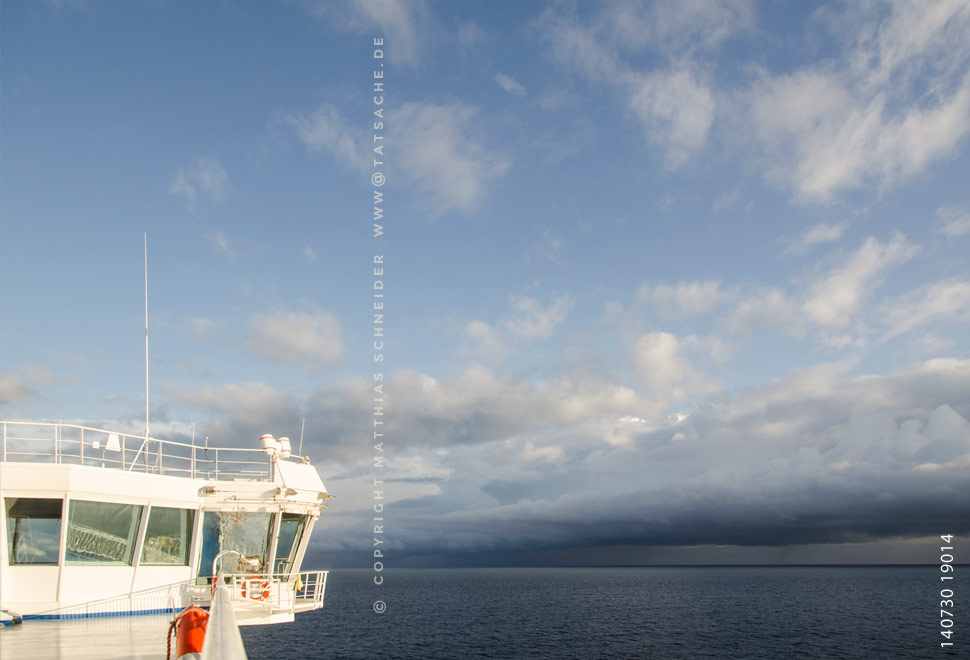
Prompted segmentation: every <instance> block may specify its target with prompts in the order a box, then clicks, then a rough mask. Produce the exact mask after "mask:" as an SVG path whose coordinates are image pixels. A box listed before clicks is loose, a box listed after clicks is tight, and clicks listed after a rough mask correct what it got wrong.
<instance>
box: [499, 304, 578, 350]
mask: <svg viewBox="0 0 970 660" xmlns="http://www.w3.org/2000/svg"><path fill="white" fill-rule="evenodd" d="M512 304H513V306H514V307H515V309H516V310H517V311H518V312H519V316H517V317H515V318H512V319H509V320H507V321H506V322H505V327H506V328H508V329H509V330H510V331H511V332H512V334H513V335H514V336H516V337H518V338H520V339H525V340H535V339H548V338H549V337H550V336H551V335H552V331H553V330H555V328H556V326H558V325H559V324H560V323H562V322H563V321H564V320H565V318H566V315H567V314H569V310H570V309H572V306H573V299H572V298H571V297H569V296H568V295H564V296H559V297H557V298H554V299H553V301H552V302H551V303H549V305H548V306H546V307H543V306H542V303H540V302H539V301H538V300H536V299H535V298H530V297H528V296H513V297H512Z"/></svg>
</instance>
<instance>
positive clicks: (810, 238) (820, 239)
mask: <svg viewBox="0 0 970 660" xmlns="http://www.w3.org/2000/svg"><path fill="white" fill-rule="evenodd" d="M847 227H848V224H846V223H845V222H840V223H838V224H834V225H828V224H824V223H822V224H817V225H812V226H811V227H809V228H808V229H806V230H805V232H804V233H803V234H802V235H801V236H799V237H798V238H795V239H793V240H791V242H790V244H789V246H788V248H787V249H786V250H785V253H786V254H802V253H804V252H808V251H809V250H810V249H812V248H813V247H815V246H816V245H819V244H821V243H832V242H834V241H837V240H839V239H840V238H842V234H844V233H845V230H846V228H847Z"/></svg>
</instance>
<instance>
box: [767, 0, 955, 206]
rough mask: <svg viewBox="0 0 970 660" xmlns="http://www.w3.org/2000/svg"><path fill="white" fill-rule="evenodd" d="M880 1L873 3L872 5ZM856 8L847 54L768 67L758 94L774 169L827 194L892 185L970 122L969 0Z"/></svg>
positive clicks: (802, 192) (821, 196)
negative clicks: (786, 68) (776, 69)
mask: <svg viewBox="0 0 970 660" xmlns="http://www.w3.org/2000/svg"><path fill="white" fill-rule="evenodd" d="M870 9H871V11H870ZM883 9H886V6H883V5H879V6H878V8H876V6H874V7H872V8H868V7H867V8H865V9H862V10H859V11H855V9H853V8H850V9H849V10H848V11H847V13H846V14H845V15H844V16H842V17H841V20H840V21H839V28H838V30H842V31H844V30H845V25H846V24H848V25H851V24H852V23H853V21H858V23H856V25H857V28H856V29H857V34H856V37H855V39H854V41H853V42H852V43H851V44H849V46H848V49H847V52H846V53H845V55H844V57H843V58H842V59H841V60H835V61H832V62H825V63H822V64H818V65H815V66H813V67H805V68H802V69H799V70H796V71H794V72H792V73H787V74H782V75H776V76H769V75H765V76H764V77H763V79H762V80H761V81H760V82H759V83H758V84H756V85H755V87H754V88H753V90H752V92H751V96H750V99H749V101H750V117H751V120H752V121H751V123H750V130H751V131H752V134H753V135H754V136H755V137H756V138H757V139H758V140H760V142H761V143H762V145H763V146H764V148H765V153H766V155H767V159H768V161H767V165H768V174H769V177H770V178H772V179H774V180H775V181H777V182H779V183H781V184H782V185H785V186H791V187H792V188H793V189H794V190H795V192H796V194H797V196H798V197H799V198H801V199H804V200H808V201H816V202H827V201H829V200H831V199H832V198H833V197H834V196H835V195H837V194H839V193H841V192H844V191H847V190H851V189H855V188H859V187H861V186H864V185H868V184H874V185H876V186H877V187H878V188H880V189H886V188H891V187H893V186H896V185H898V184H899V183H901V182H903V181H905V180H907V179H909V178H911V177H912V176H914V175H917V174H919V173H921V172H923V171H925V170H926V169H927V168H928V167H929V166H930V165H931V164H932V163H933V162H936V161H938V160H940V159H943V158H945V157H947V156H948V155H950V154H952V153H953V152H954V150H955V149H956V145H957V144H958V143H959V142H960V141H961V140H962V139H963V138H964V137H965V136H966V135H967V133H968V131H970V75H965V71H966V65H967V62H968V53H970V49H968V47H967V45H966V33H967V30H968V28H970V11H968V9H967V6H966V4H965V3H961V2H949V3H943V2H941V3H935V4H934V5H933V6H932V8H928V9H927V8H924V7H922V6H917V5H913V4H911V3H893V4H890V5H888V17H886V18H884V19H883V11H882V10H883Z"/></svg>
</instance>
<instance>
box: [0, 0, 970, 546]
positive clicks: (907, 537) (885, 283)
mask: <svg viewBox="0 0 970 660" xmlns="http://www.w3.org/2000/svg"><path fill="white" fill-rule="evenodd" d="M378 36H380V37H383V38H384V39H385V40H386V46H385V51H386V57H385V60H384V61H385V63H386V67H385V68H386V78H385V83H386V99H387V101H386V103H387V105H386V107H387V118H386V121H387V129H386V143H387V149H386V156H387V163H388V165H387V175H388V183H387V185H386V186H385V187H384V189H383V190H384V193H385V196H386V203H385V214H386V220H387V222H386V234H385V237H384V238H383V239H382V241H381V242H380V243H379V244H375V241H374V239H373V238H372V236H371V191H372V188H371V186H370V183H369V176H370V171H371V169H372V168H371V165H370V158H371V153H370V148H371V144H372V131H371V130H370V121H371V111H372V109H373V104H372V102H371V93H370V84H371V72H372V69H373V59H372V57H371V50H372V47H371V41H372V39H373V38H374V37H378ZM968 37H970V8H968V7H967V5H966V3H965V2H937V3H934V4H933V5H932V6H931V7H930V8H929V9H926V8H919V7H915V6H913V5H911V4H909V3H891V2H873V3H866V4H864V5H858V6H857V5H855V4H849V5H843V4H841V3H821V4H818V5H812V6H809V5H807V4H804V5H802V4H799V5H796V6H792V5H786V4H777V3H759V2H741V1H739V2H721V3H709V2H679V3H672V2H661V3H634V2H616V3H605V4H600V3H568V2H564V3H538V2H527V3H521V2H489V3H446V2H440V3H421V2H410V3H397V2H392V1H390V0H387V1H377V0H358V1H348V2H339V3H316V2H310V1H308V0H307V1H303V2H300V1H293V2H279V3H255V2H231V1H227V2H219V3H205V4H199V3H188V2H134V3H122V2H107V1H105V2H96V1H93V0H92V1H89V2H84V1H79V2H66V1H65V2H47V3H22V2H5V3H4V4H3V5H2V64H0V66H2V71H0V73H2V98H0V104H2V118H0V121H2V124H0V128H2V154H0V167H2V171H0V174H2V199H0V211H2V218H0V296H2V300H3V305H2V306H0V308H2V312H0V314H2V315H0V319H2V321H0V348H2V350H0V414H2V416H3V417H4V418H47V419H76V420H84V421H88V422H99V423H101V422H105V423H106V422H108V421H110V422H112V423H114V424H120V425H130V426H131V427H132V428H135V429H138V430H139V431H140V430H141V426H142V422H141V421H139V420H140V419H141V418H142V415H143V412H142V411H143V408H144V399H143V393H144V389H143V379H144V374H143V371H142V364H143V348H144V346H143V330H142V328H143V325H144V318H143V300H142V294H143V282H142V240H143V238H142V237H143V233H144V232H146V231H147V232H148V241H149V263H150V275H149V277H150V305H151V311H150V320H151V327H152V331H151V349H150V353H151V372H152V373H151V375H152V395H151V399H152V419H153V421H152V428H153V431H154V433H156V434H157V435H160V436H163V435H166V436H168V437H174V438H178V437H182V436H184V434H185V433H187V429H189V428H190V426H191V424H192V423H195V424H196V425H197V427H198V428H199V429H200V433H204V434H206V435H208V436H209V437H210V438H212V439H213V442H222V443H224V444H233V443H236V442H244V443H248V442H250V440H251V441H252V442H253V443H255V439H256V438H257V437H258V436H259V435H260V434H262V433H264V432H271V433H275V434H277V435H290V436H295V435H298V434H299V426H300V420H301V419H302V418H303V417H306V419H307V437H308V440H307V442H308V446H309V447H311V448H312V449H311V452H310V453H311V455H312V456H313V457H314V458H315V460H316V462H317V463H318V465H319V466H320V469H321V472H322V473H323V476H324V478H325V480H326V481H327V484H328V487H329V488H330V489H331V490H332V491H333V492H334V493H335V495H336V496H337V500H336V501H335V503H334V505H333V506H332V507H331V510H330V511H328V514H327V516H326V520H327V523H326V524H327V533H326V534H325V535H321V537H320V538H319V540H318V541H317V543H318V545H317V548H318V550H319V551H320V553H321V554H322V556H331V557H335V556H340V557H346V558H348V559H347V561H350V562H351V563H352V562H353V561H354V560H353V558H354V557H357V556H358V555H360V556H362V557H363V560H366V556H364V553H366V549H367V547H368V546H369V542H370V541H369V538H368V537H367V535H366V534H365V533H362V530H364V529H365V527H366V521H367V518H368V516H367V512H368V509H369V507H370V489H369V488H368V480H369V479H370V478H371V471H370V470H369V467H368V466H369V463H370V455H371V454H372V450H371V447H370V442H369V440H368V438H369V423H370V394H369V391H368V387H369V386H368V381H369V379H370V377H371V353H372V351H371V348H370V332H371V317H370V302H371V298H370V291H369V287H370V286H371V279H372V278H371V276H370V263H371V259H372V255H373V253H374V252H375V249H379V250H380V251H381V252H383V253H384V254H385V260H386V264H387V265H386V277H385V281H386V284H387V304H388V309H387V315H386V321H387V345H386V350H385V354H386V359H387V365H386V372H387V375H388V378H389V383H388V387H387V397H388V421H389V426H388V429H389V435H388V441H387V450H388V465H389V468H388V469H389V473H388V476H389V483H392V484H393V488H392V487H391V486H389V487H388V490H389V496H390V497H391V501H390V502H391V507H390V508H389V511H388V513H389V516H390V515H391V514H392V513H393V515H394V516H396V518H391V517H389V519H388V520H389V524H391V523H393V524H392V525H391V527H392V528H393V529H395V534H389V536H390V537H392V538H390V539H389V541H390V542H391V543H392V547H393V548H394V549H395V551H396V552H398V553H399V555H400V556H402V557H403V556H405V555H408V556H425V557H432V558H436V559H437V560H445V559H448V558H449V557H454V556H461V557H465V556H466V555H467V556H474V555H475V553H480V552H482V551H487V552H489V553H493V554H494V553H509V555H508V556H510V557H514V556H516V555H515V553H516V552H524V551H535V550H537V549H538V550H540V551H542V552H549V553H551V552H559V553H565V554H561V555H560V556H562V557H567V556H568V557H572V558H575V556H574V555H570V554H569V553H572V552H587V550H577V549H584V548H585V549H588V548H595V549H596V552H597V553H600V554H598V555H597V556H598V557H614V558H617V559H616V560H617V561H619V560H621V559H623V560H626V559H629V560H630V561H640V560H643V561H649V560H651V558H652V559H658V558H659V559H664V558H665V557H667V555H663V556H661V554H662V551H663V549H664V548H681V547H682V546H703V547H707V546H718V547H722V546H728V547H741V548H750V547H751V546H759V547H763V548H769V549H770V548H788V549H790V548H792V547H798V548H803V552H804V554H803V555H799V557H800V558H802V559H804V558H806V557H808V558H811V557H814V556H816V555H815V554H813V553H816V552H822V551H821V550H818V546H815V545H813V544H818V543H830V544H833V545H832V546H828V547H827V550H826V552H828V551H829V550H831V549H832V548H836V547H838V548H846V547H849V546H845V545H838V544H846V543H871V544H875V545H871V546H860V547H869V548H872V547H877V546H878V547H879V548H880V549H881V550H884V551H885V552H889V553H890V555H887V556H892V557H897V558H898V557H903V558H907V557H909V556H910V555H906V554H905V553H906V552H909V550H907V548H909V547H910V546H909V545H907V544H908V543H909V544H911V545H912V544H916V545H912V547H917V546H918V543H919V539H920V538H921V537H923V536H925V535H930V534H934V533H936V532H935V531H934V530H937V529H939V528H941V527H942V526H946V525H950V527H951V531H954V532H960V533H964V532H966V531H967V529H966V525H967V521H968V520H970V516H968V515H966V514H967V513H968V505H970V500H968V499H967V497H968V495H967V493H968V492H970V489H968V488H967V486H968V485H970V484H968V481H970V425H968V422H967V419H968V418H970V354H968V344H967V340H966V336H967V324H968V321H970V266H968V261H967V258H966V253H967V249H968V243H970V192H968V190H970V187H968V186H967V180H968V178H970V177H968V173H970V154H968V133H970V73H968V71H970V46H968V44H970V38H968ZM846 511H849V512H852V513H850V514H849V515H848V516H847V515H846V514H845V512H846ZM906 513H910V514H912V515H906ZM954 525H956V526H960V529H953V526H954ZM702 530H703V533H702ZM914 539H915V540H914ZM703 547H702V549H701V550H695V552H697V553H701V552H702V551H703ZM852 547H855V546H852ZM887 548H889V549H888V550H887ZM893 548H895V549H893ZM900 548H902V549H900ZM850 551H851V549H850V550H846V552H850ZM671 552H674V551H671ZM677 552H679V551H677ZM746 552H747V551H746ZM764 552H765V553H767V554H765V555H763V556H761V555H759V557H760V558H767V559H773V558H777V555H774V554H771V552H772V551H771V550H764ZM833 552H834V551H833ZM892 552H895V553H896V554H891V553H892ZM658 553H661V554H658ZM900 553H902V554H900ZM674 554H675V555H676V556H682V555H677V553H676V552H674ZM823 554H824V553H823ZM479 556H480V555H479ZM523 556H524V555H523ZM698 556H700V555H698ZM819 556H821V555H819ZM826 556H828V555H826ZM832 556H835V555H832ZM838 556H839V557H844V556H848V555H838ZM704 557H708V555H704ZM604 560H605V559H604ZM428 561H432V560H431V559H429V560H428ZM564 561H565V559H564Z"/></svg>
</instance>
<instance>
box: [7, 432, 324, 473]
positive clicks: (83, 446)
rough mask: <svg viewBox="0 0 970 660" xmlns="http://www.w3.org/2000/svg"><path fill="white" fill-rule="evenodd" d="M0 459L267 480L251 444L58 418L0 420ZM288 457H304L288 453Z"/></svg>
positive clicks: (265, 465)
mask: <svg viewBox="0 0 970 660" xmlns="http://www.w3.org/2000/svg"><path fill="white" fill-rule="evenodd" d="M0 460H2V461H23V462H30V463H57V464H70V465H86V466H93V467H103V468H112V469H116V470H125V471H128V472H144V473H149V474H167V475H171V476H180V477H191V478H193V479H195V478H200V479H221V480H228V479H237V480H238V479H246V480H252V481H270V480H272V478H273V474H272V467H271V463H270V461H269V459H268V458H266V456H265V455H264V454H263V452H262V450H260V449H257V448H252V449H249V448H238V447H233V448H226V447H209V446H208V443H207V444H206V445H205V446H201V447H200V446H199V445H197V444H190V443H186V442H176V441H173V440H160V439H158V438H152V437H147V438H146V437H145V436H144V435H134V434H131V433H119V432H117V431H108V430H106V429H99V428H93V427H90V426H80V425H78V424H63V423H58V422H10V421H0ZM290 460H297V461H300V460H306V459H304V458H303V457H300V456H295V455H294V456H292V457H291V458H290Z"/></svg>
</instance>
